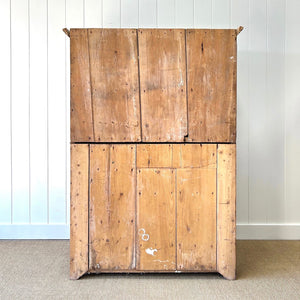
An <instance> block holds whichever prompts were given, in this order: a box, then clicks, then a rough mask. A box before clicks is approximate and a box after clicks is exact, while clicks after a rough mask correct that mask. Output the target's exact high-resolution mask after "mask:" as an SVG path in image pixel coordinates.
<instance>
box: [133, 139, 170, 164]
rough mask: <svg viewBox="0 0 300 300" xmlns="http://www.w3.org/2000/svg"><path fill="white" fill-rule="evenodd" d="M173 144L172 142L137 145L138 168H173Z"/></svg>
mask: <svg viewBox="0 0 300 300" xmlns="http://www.w3.org/2000/svg"><path fill="white" fill-rule="evenodd" d="M173 146H174V145H171V144H140V145H137V162H136V164H137V168H172V164H173V162H172V158H173Z"/></svg>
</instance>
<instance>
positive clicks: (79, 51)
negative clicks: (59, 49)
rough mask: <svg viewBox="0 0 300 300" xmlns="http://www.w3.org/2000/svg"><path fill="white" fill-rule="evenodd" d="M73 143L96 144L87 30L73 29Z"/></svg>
mask: <svg viewBox="0 0 300 300" xmlns="http://www.w3.org/2000/svg"><path fill="white" fill-rule="evenodd" d="M70 35H71V40H70V48H71V50H70V51H71V54H70V55H71V142H94V124H93V112H92V111H93V109H92V98H91V82H90V61H89V48H88V35H87V30H86V29H71V33H70Z"/></svg>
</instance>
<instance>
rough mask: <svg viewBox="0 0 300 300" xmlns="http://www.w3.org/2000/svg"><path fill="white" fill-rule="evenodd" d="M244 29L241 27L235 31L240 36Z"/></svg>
mask: <svg viewBox="0 0 300 300" xmlns="http://www.w3.org/2000/svg"><path fill="white" fill-rule="evenodd" d="M243 29H244V27H243V26H240V27H239V28H238V29H236V30H235V32H236V35H239V33H240V32H241V31H242V30H243Z"/></svg>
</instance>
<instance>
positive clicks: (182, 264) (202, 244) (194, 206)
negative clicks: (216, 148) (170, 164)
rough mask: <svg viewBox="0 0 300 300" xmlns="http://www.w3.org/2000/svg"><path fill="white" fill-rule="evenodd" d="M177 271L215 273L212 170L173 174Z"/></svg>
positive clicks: (182, 171)
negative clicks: (175, 203) (175, 199)
mask: <svg viewBox="0 0 300 300" xmlns="http://www.w3.org/2000/svg"><path fill="white" fill-rule="evenodd" d="M215 160H216V157H215ZM177 269H178V270H199V271H214V270H216V168H214V169H206V168H194V169H190V168H188V169H178V170H177Z"/></svg>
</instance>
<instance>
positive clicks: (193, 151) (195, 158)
mask: <svg viewBox="0 0 300 300" xmlns="http://www.w3.org/2000/svg"><path fill="white" fill-rule="evenodd" d="M216 150H217V147H216V145H215V144H173V167H174V168H216V156H217V155H216Z"/></svg>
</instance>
